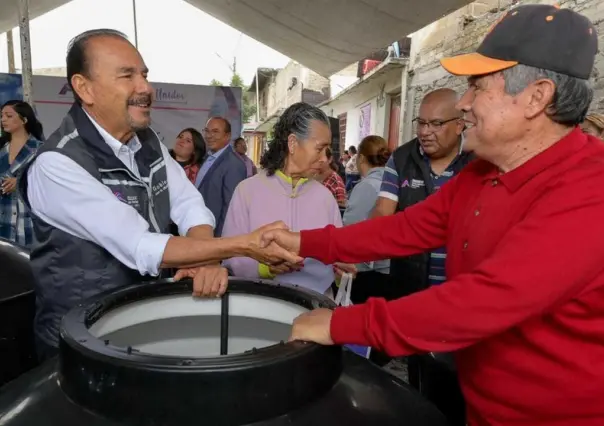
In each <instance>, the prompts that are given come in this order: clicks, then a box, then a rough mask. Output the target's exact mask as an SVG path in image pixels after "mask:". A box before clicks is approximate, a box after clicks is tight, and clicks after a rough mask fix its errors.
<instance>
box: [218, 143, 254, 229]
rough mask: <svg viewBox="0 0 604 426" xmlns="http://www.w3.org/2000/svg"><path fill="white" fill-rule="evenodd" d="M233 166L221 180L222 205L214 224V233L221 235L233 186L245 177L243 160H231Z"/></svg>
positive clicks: (233, 189)
mask: <svg viewBox="0 0 604 426" xmlns="http://www.w3.org/2000/svg"><path fill="white" fill-rule="evenodd" d="M225 154H226V153H225ZM223 155H224V154H223ZM235 164H236V166H235ZM233 166H235V167H232V168H231V169H229V170H228V171H227V172H226V173H225V174H224V180H223V182H222V206H221V208H220V217H219V218H216V220H217V222H218V224H217V226H216V235H222V231H223V228H224V220H225V219H226V215H227V213H228V207H229V204H230V203H231V198H232V197H233V193H234V192H235V188H237V185H239V183H240V182H241V181H243V180H245V179H246V178H247V170H246V167H245V164H244V163H243V161H237V162H233ZM220 219H222V220H220ZM221 224H222V226H221Z"/></svg>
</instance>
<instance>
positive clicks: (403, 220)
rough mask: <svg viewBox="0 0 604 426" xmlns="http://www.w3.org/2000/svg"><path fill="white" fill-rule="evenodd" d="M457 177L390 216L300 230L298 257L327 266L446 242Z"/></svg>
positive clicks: (406, 252)
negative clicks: (433, 192) (423, 198)
mask: <svg viewBox="0 0 604 426" xmlns="http://www.w3.org/2000/svg"><path fill="white" fill-rule="evenodd" d="M458 177H459V176H457V177H455V178H453V179H451V181H449V182H448V183H447V184H445V185H443V187H442V188H441V189H440V191H438V192H436V193H435V194H433V195H431V196H429V197H428V198H427V199H426V200H424V201H422V202H421V203H418V204H415V205H413V206H411V207H407V208H406V209H405V210H403V211H402V212H400V213H397V214H395V215H392V216H384V217H378V218H375V219H370V220H366V221H363V222H359V223H355V224H353V225H349V226H345V227H343V228H339V229H336V228H335V227H333V226H327V227H325V228H322V229H313V230H309V231H301V232H300V236H301V241H300V256H302V257H312V258H314V259H317V260H320V261H321V262H323V263H325V264H326V265H329V264H332V263H334V262H346V263H359V262H370V261H373V260H382V259H389V258H391V257H403V256H409V255H412V254H417V253H423V252H425V251H428V250H430V249H434V248H437V247H442V246H444V245H445V243H446V237H447V223H448V221H449V211H450V205H451V202H452V197H453V194H454V193H455V190H456V189H455V187H456V184H457V180H458Z"/></svg>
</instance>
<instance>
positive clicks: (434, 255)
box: [379, 148, 459, 285]
mask: <svg viewBox="0 0 604 426" xmlns="http://www.w3.org/2000/svg"><path fill="white" fill-rule="evenodd" d="M420 154H421V155H422V158H423V159H424V160H425V161H426V163H427V164H428V167H429V168H430V176H431V177H432V183H433V184H434V190H435V191H437V190H439V189H440V187H441V186H443V185H444V184H445V183H446V182H448V181H449V179H451V178H452V177H453V175H454V174H455V173H454V171H453V170H454V169H453V165H454V164H455V162H456V161H457V160H458V159H459V156H457V157H455V159H454V160H453V161H452V162H451V164H449V166H448V167H447V168H446V170H445V171H444V172H443V173H442V174H441V175H437V174H435V173H434V172H433V171H432V168H431V167H430V158H429V157H428V156H426V155H424V153H423V151H422V150H421V148H420ZM413 185H414V182H413V180H411V182H401V179H400V178H399V175H398V172H397V171H396V166H395V164H394V157H393V156H391V157H390V159H389V160H388V163H387V164H386V169H385V170H384V177H383V178H382V186H381V188H380V193H379V196H380V197H384V198H387V199H389V200H392V201H394V202H397V203H398V194H399V188H405V187H407V186H409V187H412V188H413ZM446 260H447V251H446V248H445V247H441V248H438V249H436V250H434V251H432V252H431V253H430V262H429V266H428V283H429V284H430V285H435V284H442V283H443V282H445V281H446V279H447V277H446V273H445V262H446Z"/></svg>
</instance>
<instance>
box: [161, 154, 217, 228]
mask: <svg viewBox="0 0 604 426" xmlns="http://www.w3.org/2000/svg"><path fill="white" fill-rule="evenodd" d="M161 149H162V154H163V156H164V161H165V163H166V175H167V178H168V188H169V192H170V218H171V219H172V221H173V222H174V223H175V224H176V225H177V226H178V233H179V234H180V235H186V236H187V237H192V238H200V239H206V238H212V237H213V232H214V231H213V230H214V227H215V226H216V221H215V219H214V215H213V214H212V212H211V211H210V209H208V208H207V207H206V205H205V202H204V200H203V197H202V195H201V194H200V193H199V191H197V189H196V188H195V186H193V184H192V183H191V181H190V180H189V179H188V178H187V175H186V173H185V171H184V169H183V168H182V167H181V166H180V165H179V164H178V163H177V162H176V160H174V159H173V158H172V156H171V155H170V153H169V152H168V148H166V147H165V146H164V145H163V144H162V145H161Z"/></svg>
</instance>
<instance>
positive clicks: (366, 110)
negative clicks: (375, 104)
mask: <svg viewBox="0 0 604 426" xmlns="http://www.w3.org/2000/svg"><path fill="white" fill-rule="evenodd" d="M370 134H371V103H368V104H366V105H364V106H362V107H361V110H360V115H359V143H360V142H361V141H362V140H363V138H364V137H366V136H369V135H370Z"/></svg>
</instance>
